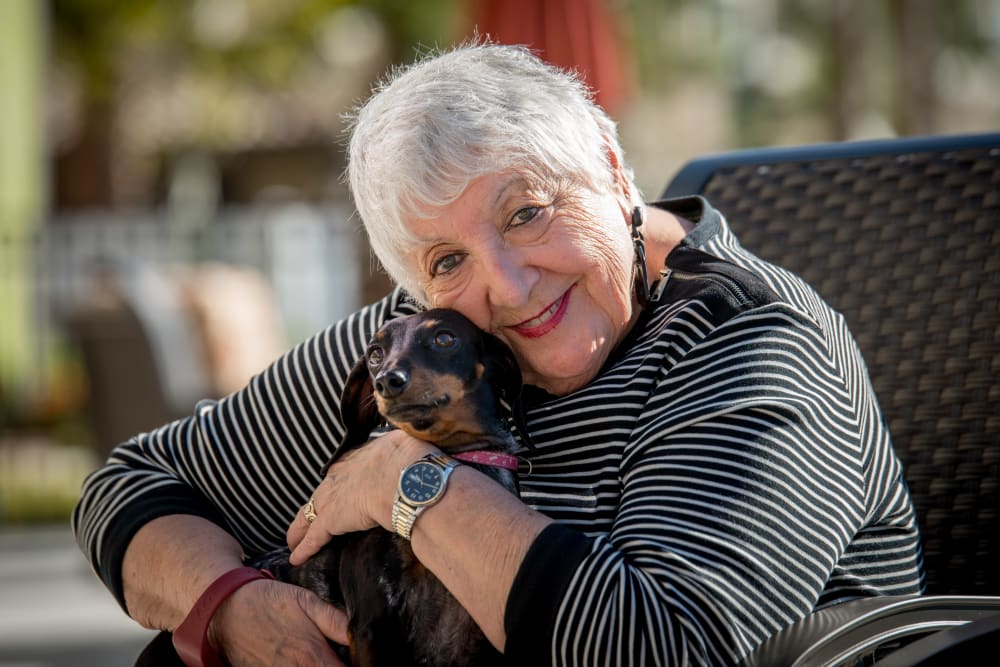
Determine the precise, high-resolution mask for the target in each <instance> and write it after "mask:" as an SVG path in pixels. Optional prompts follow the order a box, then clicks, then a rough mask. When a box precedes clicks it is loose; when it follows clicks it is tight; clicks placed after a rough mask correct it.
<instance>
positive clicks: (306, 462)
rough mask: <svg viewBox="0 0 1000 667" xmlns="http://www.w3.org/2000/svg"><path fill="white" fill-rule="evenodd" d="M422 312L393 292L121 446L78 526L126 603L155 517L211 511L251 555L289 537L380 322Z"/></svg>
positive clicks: (91, 481)
mask: <svg viewBox="0 0 1000 667" xmlns="http://www.w3.org/2000/svg"><path fill="white" fill-rule="evenodd" d="M415 310H416V306H415V305H413V304H412V303H410V302H409V301H408V300H407V299H406V298H405V296H404V295H403V294H402V293H401V292H400V291H399V290H396V291H394V292H393V293H392V294H391V295H390V296H388V297H386V298H385V299H383V300H382V301H380V302H378V303H376V304H373V305H371V306H368V307H366V308H364V309H362V310H361V311H359V312H357V313H355V314H354V315H352V316H350V317H348V318H346V319H345V320H343V321H341V322H339V323H337V324H335V325H333V326H331V327H330V328H329V329H327V330H325V331H323V332H321V333H319V334H317V335H315V336H313V337H312V338H310V339H308V340H306V341H304V342H303V343H301V344H299V345H297V346H296V347H294V348H293V349H292V350H290V351H289V352H287V353H286V354H285V355H283V356H282V357H280V358H279V359H277V360H276V361H275V362H274V363H273V364H272V365H271V366H270V367H268V368H267V369H266V370H264V371H263V372H262V373H260V374H259V375H257V376H255V377H254V378H253V379H252V380H251V381H250V383H249V384H248V385H247V386H246V387H244V388H243V389H241V390H240V391H238V392H236V393H234V394H231V395H229V396H227V397H225V398H223V399H221V400H218V401H214V400H206V401H202V402H201V403H199V404H198V406H197V407H196V408H195V410H194V414H192V415H191V416H190V417H187V418H185V419H181V420H179V421H176V422H173V423H170V424H166V425H164V426H162V427H160V428H157V429H155V430H153V431H150V432H148V433H142V434H139V435H136V436H135V437H133V438H131V439H130V440H129V441H127V442H125V443H123V444H121V445H119V446H118V447H116V448H115V449H114V450H113V451H112V453H111V456H110V457H109V459H108V461H107V462H106V464H105V465H104V466H103V467H101V468H99V469H98V470H96V471H95V472H93V473H92V474H91V475H90V476H89V477H88V478H87V479H86V480H85V481H84V484H83V489H82V493H81V498H80V501H79V503H78V504H77V507H76V508H75V510H74V513H73V517H72V526H73V530H74V533H75V534H76V538H77V542H78V544H79V545H80V548H81V550H82V551H83V552H84V554H85V555H86V556H87V557H88V559H89V560H90V562H91V565H92V567H93V568H94V570H95V572H96V573H97V574H98V576H99V577H100V578H101V579H102V581H103V582H104V583H105V585H106V586H107V587H108V588H109V589H110V590H111V591H112V593H113V594H114V596H115V598H116V599H117V600H118V602H119V604H121V606H122V608H123V609H126V608H125V599H124V594H123V587H122V580H121V577H122V561H123V559H124V556H125V551H126V549H127V548H128V545H129V542H130V541H131V539H132V537H133V536H134V535H135V533H136V532H137V531H138V530H139V528H141V527H142V526H143V525H145V524H146V523H148V522H149V521H151V520H152V519H155V518H157V517H160V516H166V515H171V514H191V515H197V516H201V517H204V518H206V519H209V520H211V521H213V522H215V523H216V524H218V525H219V526H221V527H223V528H224V529H225V530H226V531H228V532H229V533H231V534H232V535H233V536H234V537H235V538H236V539H237V540H238V541H239V542H240V544H241V545H242V546H243V548H244V551H245V552H246V553H247V554H248V555H252V554H254V553H259V552H262V551H266V550H269V549H272V548H274V547H276V546H279V545H280V544H283V541H284V536H285V530H286V528H287V526H288V524H289V523H290V521H291V520H292V519H293V518H294V515H295V512H296V511H297V510H298V508H299V507H300V506H301V505H302V503H304V502H305V500H306V499H307V498H308V495H309V494H310V493H311V492H312V490H313V489H314V488H315V486H316V484H317V483H318V482H319V480H320V475H319V473H320V470H321V468H322V466H323V464H324V463H325V462H326V461H327V460H328V458H329V457H330V455H331V454H332V452H333V451H334V450H335V449H336V447H337V445H338V444H339V442H340V439H341V437H342V436H343V431H344V429H343V425H342V423H341V420H340V412H339V400H340V395H341V393H342V391H343V387H344V383H345V381H346V378H347V375H348V374H349V372H350V369H351V367H352V365H353V364H354V362H355V360H356V359H358V358H359V357H360V356H361V355H362V353H363V351H364V347H365V345H366V343H367V341H368V339H369V338H370V337H371V335H372V334H373V333H374V331H375V330H376V329H377V328H378V327H379V326H380V325H381V324H382V323H383V322H385V321H386V320H388V319H391V318H392V317H396V316H398V315H402V314H406V313H409V312H414V311H415ZM126 611H128V610H127V609H126Z"/></svg>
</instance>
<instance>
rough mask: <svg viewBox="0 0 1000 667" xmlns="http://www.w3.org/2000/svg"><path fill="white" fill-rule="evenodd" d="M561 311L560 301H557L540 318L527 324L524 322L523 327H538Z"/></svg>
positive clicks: (532, 319) (535, 318) (534, 318)
mask: <svg viewBox="0 0 1000 667" xmlns="http://www.w3.org/2000/svg"><path fill="white" fill-rule="evenodd" d="M557 310H559V301H556V302H555V303H553V304H552V305H551V306H549V307H548V308H546V309H545V312H544V313H542V314H541V315H539V316H538V317H533V318H531V319H530V320H528V321H526V322H522V323H521V326H522V327H524V328H527V329H531V328H534V327H537V326H538V325H540V324H542V323H543V322H545V321H546V320H547V319H549V318H550V317H552V316H553V315H555V313H556V311H557Z"/></svg>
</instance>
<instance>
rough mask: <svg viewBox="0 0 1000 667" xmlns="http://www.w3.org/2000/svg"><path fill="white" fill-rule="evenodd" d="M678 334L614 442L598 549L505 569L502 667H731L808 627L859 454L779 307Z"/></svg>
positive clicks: (801, 324)
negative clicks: (635, 415)
mask: <svg viewBox="0 0 1000 667" xmlns="http://www.w3.org/2000/svg"><path fill="white" fill-rule="evenodd" d="M691 321H692V324H691V329H690V335H689V337H688V338H689V341H696V342H695V343H693V344H692V345H690V347H688V348H687V349H684V345H685V344H686V343H676V345H677V349H676V353H677V354H678V355H679V361H678V362H677V363H676V364H675V365H673V366H671V367H670V368H669V369H665V370H662V371H661V375H660V377H659V379H658V380H657V381H656V388H655V390H654V391H653V392H652V394H651V395H650V397H649V399H648V402H647V404H646V406H645V408H644V410H643V413H642V416H641V417H640V419H639V421H638V423H637V424H636V426H635V429H634V431H633V432H632V434H631V436H630V438H629V443H628V444H627V446H626V449H625V455H624V456H623V457H622V461H621V463H620V470H619V475H620V483H621V486H622V492H621V500H620V504H619V506H618V510H617V515H616V517H615V518H614V522H613V527H612V529H611V531H610V532H609V533H607V534H596V535H595V534H588V535H586V536H585V535H584V534H582V533H577V532H574V531H572V530H570V529H569V528H567V527H565V526H562V527H558V528H552V529H549V530H546V531H544V532H543V533H542V534H541V535H540V536H539V537H538V538H537V540H536V542H535V544H534V545H533V546H532V547H531V549H530V550H529V553H528V554H527V556H526V558H525V560H524V562H523V563H522V565H521V568H520V571H519V573H518V575H517V577H516V579H515V582H514V585H513V587H512V590H511V592H510V595H509V598H508V604H507V608H506V616H505V621H506V629H507V646H506V649H505V650H506V653H507V655H508V656H513V657H516V658H517V660H516V661H514V662H515V664H535V663H541V664H558V665H584V664H608V665H610V664H670V665H673V664H678V665H680V664H689V663H690V664H712V665H714V664H731V663H733V662H735V661H736V660H738V659H739V657H740V656H742V655H745V654H746V653H747V652H749V650H751V649H752V648H753V647H754V646H756V645H757V644H758V643H759V642H760V641H762V640H763V639H764V638H766V637H767V636H769V635H771V634H773V633H774V632H775V631H777V630H778V629H780V628H781V627H783V626H784V625H786V624H788V623H790V622H792V621H793V620H796V619H798V618H801V617H803V616H805V615H806V614H807V613H808V612H809V611H810V610H811V609H813V607H814V606H815V605H816V604H817V602H818V601H819V599H820V597H821V594H822V592H823V590H824V587H825V585H826V584H827V581H828V579H829V578H830V576H831V573H832V572H833V571H834V569H835V566H836V564H837V563H838V561H839V559H840V558H841V557H842V556H843V554H844V553H845V550H846V549H847V547H848V545H849V543H850V542H851V540H852V539H853V538H854V536H855V534H856V533H857V531H858V530H859V529H860V527H861V526H862V523H863V521H864V518H865V511H866V509H865V473H864V471H863V465H862V459H863V458H864V457H865V455H864V453H863V450H864V449H865V448H866V447H871V446H876V444H875V441H874V440H873V439H872V440H871V441H866V437H865V435H864V434H863V433H861V432H860V430H859V426H858V422H859V420H858V419H857V414H856V409H857V406H856V405H855V404H854V402H853V401H852V398H851V394H850V392H849V391H847V390H846V388H845V387H846V386H847V384H848V383H847V381H846V380H845V378H844V377H843V373H842V372H841V370H840V369H839V368H837V367H836V365H835V364H831V361H830V355H829V354H828V351H827V350H826V344H825V342H824V337H823V335H822V332H821V331H820V329H819V328H818V327H817V326H816V325H815V323H814V322H812V321H811V320H810V319H809V318H808V317H807V316H805V315H803V314H801V313H800V312H798V311H796V310H794V309H791V308H789V307H787V306H785V305H782V304H774V305H769V306H766V307H763V308H759V309H755V310H751V311H749V312H746V313H743V314H741V315H739V316H738V317H735V318H733V319H731V320H729V321H727V322H726V323H724V324H723V325H721V326H718V327H717V328H710V327H708V328H710V330H709V331H707V332H698V331H696V328H697V326H698V324H697V318H692V320H691ZM671 344H673V343H671ZM669 356H670V355H669V354H668V357H669ZM878 446H881V445H878ZM889 458H891V457H888V458H887V459H886V461H887V463H886V464H887V465H889V463H888V460H889Z"/></svg>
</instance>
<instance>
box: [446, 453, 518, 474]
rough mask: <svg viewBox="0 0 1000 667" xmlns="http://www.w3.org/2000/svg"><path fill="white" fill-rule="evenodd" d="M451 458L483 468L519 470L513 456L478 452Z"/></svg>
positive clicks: (455, 455)
mask: <svg viewBox="0 0 1000 667" xmlns="http://www.w3.org/2000/svg"><path fill="white" fill-rule="evenodd" d="M450 456H451V458H453V459H458V460H459V461H465V462H466V463H478V464H479V465H482V466H492V467H494V468H506V469H507V470H517V457H516V456H513V455H511V454H500V453H498V452H486V451H483V450H477V451H474V452H461V453H460V454H451V455H450Z"/></svg>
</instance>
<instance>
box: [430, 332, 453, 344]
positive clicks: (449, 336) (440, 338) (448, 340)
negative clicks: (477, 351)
mask: <svg viewBox="0 0 1000 667" xmlns="http://www.w3.org/2000/svg"><path fill="white" fill-rule="evenodd" d="M457 342H458V336H456V335H455V334H453V333H452V332H450V331H438V332H437V333H436V334H434V345H436V346H437V347H451V346H453V345H454V344H455V343H457Z"/></svg>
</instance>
